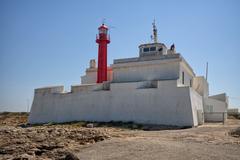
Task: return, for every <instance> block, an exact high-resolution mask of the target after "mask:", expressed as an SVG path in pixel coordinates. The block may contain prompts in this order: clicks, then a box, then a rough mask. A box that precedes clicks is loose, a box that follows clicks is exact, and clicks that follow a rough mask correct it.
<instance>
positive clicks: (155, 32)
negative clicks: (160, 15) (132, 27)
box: [152, 19, 158, 43]
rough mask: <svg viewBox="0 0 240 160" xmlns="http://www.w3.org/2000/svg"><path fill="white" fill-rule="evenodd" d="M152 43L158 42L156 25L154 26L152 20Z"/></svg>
mask: <svg viewBox="0 0 240 160" xmlns="http://www.w3.org/2000/svg"><path fill="white" fill-rule="evenodd" d="M152 25H153V41H154V43H157V42H158V38H157V27H156V24H155V19H154V20H153V23H152Z"/></svg>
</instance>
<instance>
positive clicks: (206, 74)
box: [206, 62, 208, 80]
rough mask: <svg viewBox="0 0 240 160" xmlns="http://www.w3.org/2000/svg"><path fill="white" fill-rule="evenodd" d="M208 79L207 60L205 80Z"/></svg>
mask: <svg viewBox="0 0 240 160" xmlns="http://www.w3.org/2000/svg"><path fill="white" fill-rule="evenodd" d="M207 79H208V62H207V66H206V80H207Z"/></svg>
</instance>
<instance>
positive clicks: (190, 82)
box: [189, 79, 192, 87]
mask: <svg viewBox="0 0 240 160" xmlns="http://www.w3.org/2000/svg"><path fill="white" fill-rule="evenodd" d="M189 84H190V87H192V80H191V79H190V81H189Z"/></svg>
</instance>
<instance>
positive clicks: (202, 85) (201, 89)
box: [192, 76, 209, 98]
mask: <svg viewBox="0 0 240 160" xmlns="http://www.w3.org/2000/svg"><path fill="white" fill-rule="evenodd" d="M192 88H193V89H194V90H195V91H196V92H198V94H200V95H201V96H203V97H204V98H207V97H208V95H209V87H208V82H207V81H206V79H205V78H204V77H203V76H198V77H194V78H193V83H192Z"/></svg>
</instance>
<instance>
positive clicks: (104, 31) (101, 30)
mask: <svg viewBox="0 0 240 160" xmlns="http://www.w3.org/2000/svg"><path fill="white" fill-rule="evenodd" d="M99 33H100V34H101V33H104V34H107V30H106V29H100V30H99Z"/></svg>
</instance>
